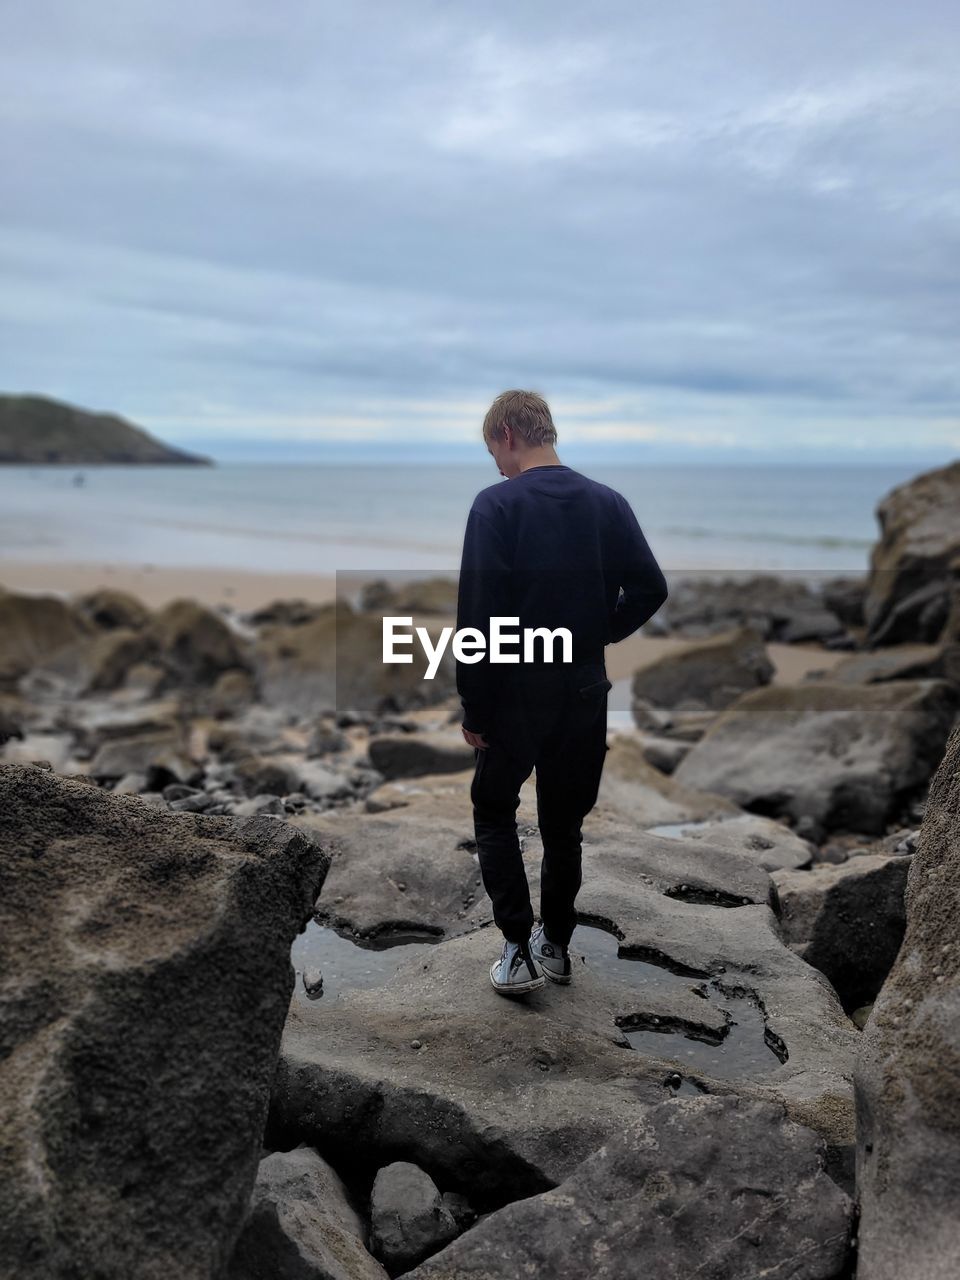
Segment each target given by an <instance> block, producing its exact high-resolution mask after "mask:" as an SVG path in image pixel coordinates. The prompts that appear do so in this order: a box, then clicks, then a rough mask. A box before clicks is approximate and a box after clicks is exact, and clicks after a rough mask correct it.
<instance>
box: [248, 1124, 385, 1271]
mask: <svg viewBox="0 0 960 1280" xmlns="http://www.w3.org/2000/svg"><path fill="white" fill-rule="evenodd" d="M386 1275H387V1273H386V1272H385V1271H384V1270H383V1268H382V1267H381V1266H380V1265H379V1263H378V1262H376V1260H375V1259H374V1258H372V1257H371V1256H370V1254H369V1253H368V1252H367V1249H366V1246H365V1245H364V1227H363V1223H362V1221H361V1220H360V1218H359V1216H358V1215H357V1213H356V1211H355V1210H354V1209H353V1207H352V1206H351V1204H350V1199H349V1196H348V1195H347V1190H346V1188H345V1187H344V1185H343V1183H342V1182H341V1181H340V1179H339V1178H338V1177H337V1175H336V1173H335V1172H334V1170H333V1169H331V1167H330V1166H329V1165H328V1164H327V1163H326V1161H325V1160H322V1159H321V1158H320V1156H318V1155H317V1153H316V1152H315V1151H312V1150H311V1149H310V1148H309V1147H297V1149H296V1150H295V1151H275V1152H274V1153H273V1154H272V1155H269V1156H267V1157H266V1158H265V1159H263V1160H261V1161H260V1168H259V1171H258V1173H257V1181H256V1184H255V1186H254V1188H253V1196H252V1198H251V1202H250V1211H249V1214H248V1216H247V1220H246V1222H245V1224H244V1227H243V1231H242V1233H241V1235H240V1239H239V1240H238V1241H237V1247H236V1249H235V1250H234V1254H233V1259H232V1260H231V1263H230V1266H229V1269H228V1270H227V1273H226V1280H386Z"/></svg>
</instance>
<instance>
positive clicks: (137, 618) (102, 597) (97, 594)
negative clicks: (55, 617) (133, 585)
mask: <svg viewBox="0 0 960 1280" xmlns="http://www.w3.org/2000/svg"><path fill="white" fill-rule="evenodd" d="M76 606H77V609H78V610H79V611H80V613H82V614H83V616H84V617H85V618H87V619H88V620H89V621H90V622H92V623H93V624H94V626H96V627H102V628H103V629H104V630H112V629H113V628H114V627H126V628H129V629H130V630H131V631H139V630H140V629H141V628H142V627H145V626H146V625H147V623H148V622H149V621H150V617H151V613H150V610H149V609H148V608H147V606H146V605H145V604H144V603H143V601H142V600H140V599H138V598H137V597H136V596H135V595H131V593H130V592H129V591H118V590H116V589H115V588H113V587H97V588H96V590H94V591H88V592H87V593H86V594H85V595H82V596H79V597H78V598H77V600H76Z"/></svg>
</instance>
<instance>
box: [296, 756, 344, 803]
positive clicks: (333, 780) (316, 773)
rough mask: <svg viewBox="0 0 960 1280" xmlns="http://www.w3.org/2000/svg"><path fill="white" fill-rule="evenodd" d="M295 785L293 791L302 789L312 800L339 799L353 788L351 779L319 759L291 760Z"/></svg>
mask: <svg viewBox="0 0 960 1280" xmlns="http://www.w3.org/2000/svg"><path fill="white" fill-rule="evenodd" d="M290 770H291V774H292V777H293V785H292V786H291V788H290V790H291V791H302V792H303V794H304V795H306V796H309V797H310V799H311V800H318V801H323V800H339V799H342V798H343V797H344V796H348V795H350V793H351V791H352V790H353V788H352V785H351V783H350V781H349V780H348V779H347V778H345V777H344V776H343V774H342V773H338V772H337V771H336V770H335V769H328V768H327V767H326V766H325V765H322V764H321V763H320V761H319V760H298V761H293V762H291V765H290Z"/></svg>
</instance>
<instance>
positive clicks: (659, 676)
mask: <svg viewBox="0 0 960 1280" xmlns="http://www.w3.org/2000/svg"><path fill="white" fill-rule="evenodd" d="M774 672H775V667H774V665H773V663H772V662H771V661H770V659H769V657H768V656H767V651H766V648H765V646H764V642H763V636H762V635H761V634H760V632H759V631H757V630H756V628H755V627H737V628H735V629H734V630H733V631H724V632H720V633H719V634H716V635H712V636H709V637H707V638H706V639H704V640H699V641H691V642H690V643H688V644H685V645H683V646H682V647H681V648H678V649H676V650H673V651H671V652H669V653H664V654H662V655H661V656H660V657H659V658H655V659H654V661H652V662H650V663H648V664H647V665H646V666H644V667H641V668H640V669H639V670H637V671H635V672H634V675H633V684H632V694H633V697H634V698H641V699H644V700H645V701H647V702H651V703H653V704H654V705H655V706H663V707H677V706H682V707H694V708H703V707H708V708H710V709H712V710H718V709H719V708H721V707H728V706H729V705H730V703H731V702H734V701H735V700H736V699H737V698H738V697H739V696H740V695H741V694H742V693H746V692H747V690H749V689H756V688H758V686H760V685H765V684H769V683H770V681H771V680H772V679H773V676H774Z"/></svg>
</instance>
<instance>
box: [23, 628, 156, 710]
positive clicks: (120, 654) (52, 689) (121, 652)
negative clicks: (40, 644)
mask: <svg viewBox="0 0 960 1280" xmlns="http://www.w3.org/2000/svg"><path fill="white" fill-rule="evenodd" d="M154 654H155V646H154V644H153V642H152V640H151V638H150V636H149V635H148V634H147V633H146V632H144V631H132V630H130V629H129V628H126V627H117V628H115V629H114V630H112V631H97V632H95V633H94V634H93V635H91V636H84V637H82V638H81V639H80V640H79V641H77V642H76V643H71V644H68V645H65V646H63V647H62V648H60V649H58V650H57V651H56V652H55V653H54V654H52V655H51V656H50V657H49V658H47V659H45V660H44V661H43V662H41V663H38V665H37V666H35V667H34V668H33V670H32V671H30V672H28V673H27V674H26V675H25V676H23V677H22V678H21V680H20V689H21V691H22V692H23V693H24V694H25V695H26V696H27V697H29V698H32V699H34V700H36V701H42V700H44V699H49V698H62V699H68V698H77V697H83V696H85V695H88V694H93V693H100V692H109V691H111V690H114V689H119V688H120V687H121V686H122V685H123V684H124V683H125V681H126V678H127V672H128V671H129V670H130V669H131V668H132V667H135V666H139V665H141V664H143V663H146V662H147V661H149V660H150V659H151V658H152V657H153V656H154Z"/></svg>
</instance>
